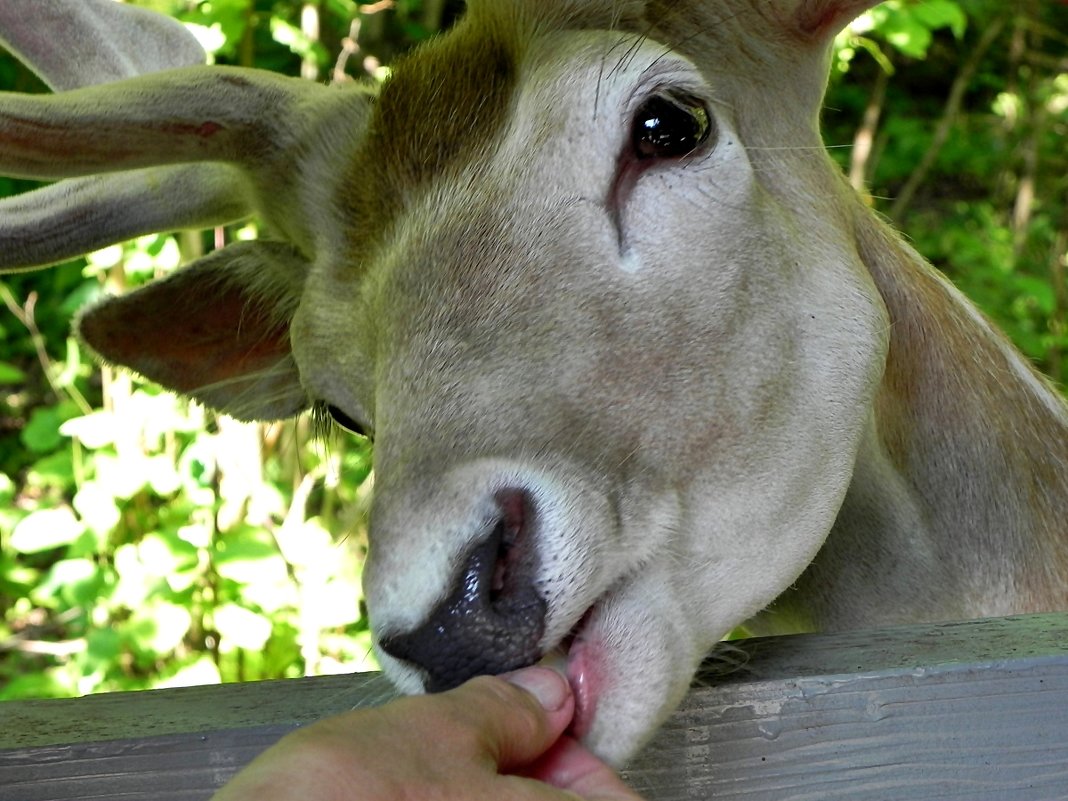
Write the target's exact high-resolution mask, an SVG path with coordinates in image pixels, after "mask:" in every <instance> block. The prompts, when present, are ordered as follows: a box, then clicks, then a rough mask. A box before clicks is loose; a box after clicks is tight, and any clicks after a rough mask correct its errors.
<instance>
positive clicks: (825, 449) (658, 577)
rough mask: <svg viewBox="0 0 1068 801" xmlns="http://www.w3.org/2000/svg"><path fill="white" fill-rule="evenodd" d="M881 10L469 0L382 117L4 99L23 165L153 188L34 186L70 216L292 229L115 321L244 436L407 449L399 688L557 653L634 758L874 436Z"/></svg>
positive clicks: (209, 102) (799, 555) (386, 630)
mask: <svg viewBox="0 0 1068 801" xmlns="http://www.w3.org/2000/svg"><path fill="white" fill-rule="evenodd" d="M86 3H87V5H86V8H87V9H91V8H95V7H96V5H100V2H98V0H86ZM706 5H711V4H706ZM862 5H864V3H861V2H852V3H849V2H839V3H832V2H827V0H776V1H775V2H772V3H767V4H764V3H760V2H740V0H737V1H735V0H732V2H729V3H728V2H724V3H722V4H720V5H717V6H716V7H715V8H705V6H704V5H700V6H698V5H694V7H692V8H691V7H689V6H685V7H684V6H683V5H679V6H678V7H675V6H671V7H665V8H662V7H660V5H659V4H656V3H650V4H648V6H647V5H646V4H644V3H630V4H615V3H608V2H605V3H600V2H597V3H590V4H588V8H584V7H582V6H581V5H579V4H569V3H567V2H564V0H559V2H552V3H548V2H547V3H545V4H544V8H543V6H541V5H539V6H537V7H536V8H535V7H534V6H533V5H531V4H525V3H519V2H516V3H497V4H495V5H493V6H491V5H490V4H489V3H486V4H473V7H472V9H471V13H470V16H469V18H468V20H467V21H466V22H464V23H462V24H461V25H460V26H458V27H457V28H456V29H455V31H454V32H453V33H451V34H449V35H448V36H446V37H443V38H442V39H441V40H439V41H438V42H437V43H436V44H432V45H430V46H428V47H425V48H423V49H421V50H420V51H418V52H417V53H416V54H414V55H412V56H411V57H410V58H409V60H408V61H407V62H405V63H404V64H403V65H402V66H400V67H399V68H398V69H397V71H396V74H395V76H394V78H393V79H392V81H391V82H390V83H389V84H388V85H387V86H386V87H385V88H384V89H383V90H382V92H381V94H380V95H379V96H378V97H377V99H375V100H373V101H372V100H370V99H369V96H368V95H367V94H366V93H364V92H362V91H333V90H329V89H326V88H324V87H314V86H309V85H308V84H306V83H300V82H297V81H293V82H280V81H278V80H277V79H274V78H268V77H264V76H261V75H258V74H256V73H252V72H249V71H240V70H222V69H219V70H206V69H200V68H192V69H189V70H178V71H173V72H167V73H162V74H160V75H158V76H148V77H146V78H138V79H136V80H134V81H130V82H128V83H126V84H117V85H115V86H114V87H102V88H100V89H86V90H82V91H79V92H69V93H66V94H65V95H61V96H59V97H57V98H55V99H54V100H52V101H51V102H49V101H48V100H40V99H34V100H30V99H22V98H17V97H11V96H7V97H4V98H3V99H2V100H3V103H2V104H0V141H4V142H6V143H8V145H10V146H9V147H6V149H5V150H4V151H3V155H2V156H0V167H2V168H4V169H6V170H7V171H8V172H9V174H28V175H37V176H39V177H56V176H57V168H55V167H54V166H53V165H54V162H55V161H56V158H57V154H58V153H62V154H63V159H65V162H64V163H65V164H66V167H65V169H66V172H65V173H64V174H66V175H71V176H81V175H85V174H86V173H94V172H97V171H100V170H108V169H110V170H138V172H127V173H122V174H121V175H120V176H119V177H118V178H115V179H113V178H112V177H111V176H104V177H93V178H88V179H83V178H77V177H76V178H73V179H70V180H69V181H67V182H64V183H66V184H70V183H72V182H84V183H77V187H76V188H78V189H79V192H77V193H75V192H69V193H67V194H66V195H64V196H63V197H65V198H66V200H63V202H65V203H67V204H68V205H67V206H63V207H62V209H61V211H56V203H57V199H56V196H55V195H54V194H51V195H50V194H47V192H48V191H49V190H45V192H46V194H44V195H37V194H34V195H31V196H27V197H28V198H29V199H28V200H25V201H22V200H20V203H22V205H21V206H19V210H20V213H21V214H22V217H19V218H18V219H19V220H25V219H29V221H30V222H31V223H33V224H34V226H36V227H37V228H39V227H40V226H41V225H43V224H44V223H45V222H47V221H51V224H52V225H55V226H57V227H59V226H60V224H61V223H62V222H63V220H64V219H65V217H64V215H67V216H69V215H70V214H71V213H72V212H71V208H70V204H71V203H74V202H75V201H77V199H78V198H80V197H89V198H90V201H89V202H87V203H86V207H85V209H84V210H83V211H84V213H85V214H90V215H96V216H95V217H93V219H100V220H101V221H102V225H103V223H104V222H107V221H109V220H112V218H113V217H116V216H119V217H121V220H122V222H121V225H119V224H113V225H112V226H111V227H112V228H115V229H116V230H118V229H120V228H121V229H122V232H123V233H124V234H125V233H129V232H131V227H134V228H136V227H137V226H140V230H155V229H156V228H157V227H166V225H164V223H166V222H168V221H172V218H173V217H175V216H176V217H178V218H179V220H180V221H181V223H182V224H193V222H194V220H195V222H197V223H203V222H207V221H211V222H219V221H223V220H226V219H231V218H232V217H234V216H241V215H242V214H245V213H248V212H250V211H253V210H255V211H258V212H259V213H260V214H261V215H262V216H264V217H265V218H266V219H267V220H268V222H270V223H272V225H273V229H274V230H275V232H276V234H277V236H278V238H279V239H280V240H281V241H275V242H260V243H239V244H236V245H232V246H230V247H228V248H226V249H224V250H222V251H220V252H218V253H217V254H214V255H212V256H209V257H208V258H207V259H206V260H204V261H203V262H202V263H200V264H198V265H196V266H194V267H191V268H189V269H186V270H183V271H180V272H179V273H178V274H176V275H175V276H174V277H172V278H169V279H167V280H165V281H162V282H159V283H157V284H153V285H150V286H149V287H147V288H145V289H142V290H139V291H138V292H135V293H133V294H132V295H130V296H127V297H125V298H122V299H117V300H113V301H109V302H106V303H104V304H102V305H100V306H98V307H96V308H95V309H93V310H91V311H89V312H88V313H87V314H86V315H85V316H84V317H83V319H82V321H81V332H82V335H83V336H84V337H85V339H86V340H87V341H88V342H89V343H91V344H92V345H93V347H95V348H96V349H97V350H98V351H99V352H100V353H101V354H102V355H104V356H105V357H106V358H108V359H110V360H112V361H115V362H119V363H123V364H128V365H130V366H132V367H133V368H134V369H137V370H139V371H141V372H143V373H145V374H146V375H148V376H149V377H152V378H155V379H156V380H159V381H161V383H164V384H166V385H168V386H171V387H174V388H176V389H179V390H181V391H185V392H188V393H190V394H192V395H194V396H195V397H198V398H200V399H201V400H203V401H205V402H207V403H209V404H211V405H214V406H217V407H221V408H223V409H226V410H229V411H231V412H234V413H237V414H239V415H240V416H244V417H260V418H262V417H271V416H277V415H284V414H289V413H292V412H294V411H297V410H299V409H301V408H304V407H306V406H307V405H309V404H310V403H319V404H325V405H326V406H327V407H328V408H329V409H331V410H333V411H334V413H335V414H336V415H338V416H339V417H340V418H341V419H342V420H344V421H346V422H347V423H349V424H351V425H355V426H358V427H361V428H364V429H366V430H367V431H368V432H370V431H372V430H373V432H374V437H375V471H376V493H375V499H374V503H373V509H372V520H371V530H370V541H371V552H370V555H369V563H368V568H367V571H368V572H367V576H366V579H365V587H366V591H367V596H368V605H369V608H370V611H371V615H372V623H373V628H374V631H375V639H376V645H377V648H378V651H379V654H380V657H381V659H382V662H383V665H384V666H385V669H386V671H387V672H388V673H389V674H390V675H391V676H392V677H393V678H394V679H395V680H396V682H397V683H398V685H399V686H400V687H401V688H403V689H405V690H407V691H411V692H418V691H422V690H425V689H430V690H437V689H443V688H447V687H450V686H453V685H456V684H458V683H460V682H462V681H464V680H466V679H467V678H469V677H471V676H473V675H476V674H479V673H497V672H502V671H507V670H511V669H514V668H518V667H520V666H523V665H526V664H530V663H532V662H535V661H537V660H539V659H540V658H542V657H543V656H545V655H547V654H550V653H551V652H554V651H558V652H561V653H562V654H563V655H564V656H565V657H566V659H567V665H568V668H567V669H568V674H569V676H570V679H571V681H572V684H573V685H574V687H575V690H576V694H577V698H578V713H577V719H576V721H575V731H576V733H577V734H578V735H579V736H582V737H583V738H584V739H585V740H586V742H587V743H588V744H589V745H590V746H591V747H592V748H594V750H596V751H597V752H598V753H599V754H601V755H602V756H604V757H606V758H608V759H609V760H612V761H614V762H617V763H618V762H621V761H623V760H625V759H626V758H627V757H628V756H629V755H630V754H631V753H633V751H634V750H635V749H636V748H637V747H638V746H639V745H640V744H641V743H642V742H643V741H644V739H645V738H646V737H647V736H648V735H649V734H650V733H651V732H652V730H653V729H654V728H655V726H656V725H657V724H658V723H659V722H660V721H661V720H662V719H663V718H664V717H665V716H666V715H667V714H668V713H669V712H670V711H671V709H672V707H673V706H674V705H675V703H676V702H677V701H678V699H679V698H680V697H681V695H682V694H683V692H684V691H685V690H686V688H687V686H688V683H689V681H690V679H691V677H692V675H693V672H694V670H695V669H696V666H697V664H698V662H699V660H700V659H701V657H702V655H703V654H704V653H705V652H706V651H707V649H708V648H709V646H710V645H711V644H712V643H714V642H715V641H716V640H717V639H718V638H719V637H721V636H722V635H723V634H724V633H725V632H727V631H728V630H729V629H730V628H732V627H733V626H735V625H737V624H738V623H740V622H742V621H744V620H745V619H746V618H747V617H749V616H750V615H752V614H754V613H755V612H757V611H758V610H759V609H761V608H762V607H763V606H764V605H766V604H767V603H768V602H770V601H771V600H772V599H773V598H775V596H776V595H778V594H779V593H780V592H782V591H783V590H784V589H785V588H786V587H788V586H789V585H790V584H791V582H793V581H794V579H795V578H796V577H797V576H798V575H799V574H800V572H801V571H802V570H803V569H804V568H805V566H806V565H807V564H808V563H809V561H810V560H811V558H812V557H813V555H814V554H815V553H816V551H817V550H818V549H819V548H820V546H821V544H822V542H823V540H824V538H825V537H826V535H827V532H828V531H829V530H830V528H831V526H832V524H833V522H834V519H835V515H836V513H837V510H838V508H839V505H840V503H841V501H842V498H843V496H844V493H845V491H846V487H847V485H848V483H849V480H850V476H851V472H852V468H853V463H854V459H855V456H856V453H857V448H858V445H859V442H860V438H861V435H862V431H863V430H864V428H865V426H866V425H867V424H868V422H869V420H870V415H871V411H870V409H871V398H872V395H873V393H874V391H875V386H876V384H877V382H878V380H879V377H880V375H881V371H882V365H883V362H884V358H885V351H886V335H885V330H886V314H885V310H884V308H883V306H882V303H881V301H880V300H879V297H878V295H877V293H876V291H875V289H874V287H873V285H872V284H871V280H870V278H869V276H868V274H867V273H866V271H865V269H864V266H863V264H861V262H860V260H859V258H858V256H857V254H856V248H855V246H854V244H853V239H852V237H851V231H850V227H849V223H848V220H849V219H850V217H849V215H848V214H847V213H845V212H844V211H843V208H842V207H843V206H845V205H846V203H845V202H844V201H843V200H842V195H841V193H842V191H843V189H842V187H841V182H840V181H839V180H838V178H837V176H836V174H835V172H834V170H833V169H832V168H831V167H830V166H829V164H828V162H827V160H826V158H825V157H824V155H823V154H822V151H821V150H820V149H819V148H820V146H819V138H818V134H817V133H816V128H815V124H814V120H815V116H816V110H817V107H818V103H819V99H820V92H821V89H822V81H823V75H824V73H825V57H824V54H825V50H826V44H827V38H828V36H829V35H830V33H833V29H834V28H835V24H834V23H835V22H836V21H840V20H839V17H842V16H843V15H848V13H849V12H851V11H854V10H856V9H857V8H859V7H861V6H862ZM102 7H108V8H109V9H110V4H109V3H106V2H104V3H103V4H102ZM87 13H88V12H87ZM109 13H110V10H109ZM15 22H17V20H16V21H15ZM628 31H631V32H628ZM649 33H651V34H653V36H649V35H647V34H649ZM658 33H659V34H660V35H662V37H663V38H662V40H660V41H658V40H657V38H656V35H657V34H658ZM672 43H677V44H678V46H677V47H672ZM176 98H178V100H176ZM178 101H180V102H178ZM5 108H6V109H9V111H8V112H7V116H4V114H3V110H4V109H5ZM176 109H177V110H176ZM94 115H95V116H94ZM89 118H91V121H92V123H93V125H94V126H95V128H94V130H103V131H104V133H103V134H102V135H101V136H100V137H96V138H86V137H84V136H82V135H81V134H79V133H78V125H79V124H84V123H85V121H86V119H89ZM112 119H115V120H119V121H123V120H125V121H126V123H125V127H123V125H120V124H119V123H118V122H117V123H115V126H114V130H112V129H110V128H106V126H103V124H102V122H101V120H103V121H110V120H112ZM250 119H251V120H252V122H249V120H250ZM103 151H107V152H109V153H110V156H108V155H107V154H106V153H105V154H104V155H102V152H103ZM109 158H110V161H109V160H108V159H109ZM4 159H6V162H5V161H3V160H4ZM192 161H205V162H209V163H211V165H199V164H198V165H192V166H190V165H189V164H188V163H187V162H192ZM214 162H225V163H226V166H217V165H214ZM148 164H153V165H160V164H175V165H176V166H168V167H159V166H154V167H152V169H151V170H144V169H143V168H145V166H146V165H148ZM139 181H141V182H143V183H144V187H143V188H138V187H140V184H139V183H138V182H139ZM61 186H63V184H61ZM161 186H162V187H163V189H164V190H171V191H170V192H169V194H168V195H167V198H168V201H169V202H167V203H161V202H158V201H157V200H156V198H158V196H159V194H160V191H161ZM131 187H132V188H131ZM89 190H92V191H89ZM94 192H95V194H94ZM123 192H125V193H127V195H131V194H132V195H133V198H132V199H130V198H127V200H126V201H125V205H122V204H119V205H121V209H122V211H123V212H124V214H121V215H117V214H116V213H115V212H114V210H113V209H111V208H110V207H108V205H107V203H103V204H102V203H101V201H100V197H101V196H102V194H104V195H106V196H107V197H109V198H110V197H115V196H116V195H118V194H121V193H123ZM124 197H126V195H124ZM71 198H73V200H72V199H71ZM93 198H96V200H95V201H94V200H93ZM109 202H110V201H109ZM116 203H118V202H117V201H116ZM101 207H103V208H104V211H98V209H100V208H101ZM130 214H133V215H134V222H133V223H130V221H129V220H130V216H129V215H130ZM138 215H139V216H138ZM168 215H171V216H168ZM12 219H14V218H12ZM103 228H104V229H105V230H104V233H101V234H99V235H98V234H91V235H90V234H81V233H79V234H77V236H75V240H74V241H73V242H61V243H60V244H61V245H62V247H52V246H49V248H44V247H43V246H38V245H36V244H34V242H36V241H37V240H36V239H34V240H33V241H31V242H30V243H29V244H22V245H20V247H22V248H24V250H26V251H28V255H26V254H25V253H24V252H23V251H21V250H18V249H17V248H16V249H15V250H13V251H12V253H14V255H12V256H10V258H8V260H7V262H6V264H7V266H9V267H10V266H21V264H22V263H23V262H26V263H41V262H46V261H48V260H50V259H53V258H61V257H62V255H56V254H57V253H59V254H65V253H68V252H71V249H72V248H73V249H83V248H88V247H90V246H95V245H97V244H99V243H100V242H101V241H106V240H107V239H108V237H109V236H111V235H112V234H113V233H114V232H109V231H108V230H107V229H108V226H107V225H103ZM0 233H3V232H2V231H0ZM17 233H18V232H17V231H16V235H15V236H14V239H15V240H16V244H19V243H20V242H22V239H20V238H19V236H18V235H17ZM24 238H26V239H29V237H24ZM35 247H39V249H38V250H34V248H35ZM64 248H66V250H64ZM20 259H21V260H22V261H20Z"/></svg>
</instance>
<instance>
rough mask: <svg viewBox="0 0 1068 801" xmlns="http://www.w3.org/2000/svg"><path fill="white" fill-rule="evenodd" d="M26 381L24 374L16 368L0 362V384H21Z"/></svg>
mask: <svg viewBox="0 0 1068 801" xmlns="http://www.w3.org/2000/svg"><path fill="white" fill-rule="evenodd" d="M25 381H26V374H25V373H24V372H22V370H20V369H19V368H18V367H16V366H15V365H13V364H9V363H8V362H0V384H22V383H24V382H25Z"/></svg>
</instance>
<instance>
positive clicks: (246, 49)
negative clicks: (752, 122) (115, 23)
mask: <svg viewBox="0 0 1068 801" xmlns="http://www.w3.org/2000/svg"><path fill="white" fill-rule="evenodd" d="M710 1H711V0H710ZM136 4H137V5H142V6H146V7H150V8H152V9H154V10H156V11H159V12H162V13H165V14H169V15H172V16H174V17H176V18H178V19H179V20H181V21H183V22H184V23H186V24H187V25H189V26H190V28H191V29H192V30H193V31H194V32H195V33H196V35H197V36H198V37H199V38H200V40H201V42H202V43H203V44H204V46H205V47H206V48H207V49H208V50H209V51H210V52H211V54H212V58H213V60H214V61H216V62H217V63H226V64H239V65H243V66H255V67H260V68H264V69H269V70H276V71H279V72H284V73H286V74H290V75H300V76H302V77H304V78H306V79H308V80H314V81H320V82H330V81H335V82H336V81H346V80H367V81H381V80H384V79H386V78H387V77H388V75H389V65H390V64H391V63H392V62H393V60H394V59H395V58H396V57H397V56H398V55H399V54H401V53H403V52H404V51H405V50H407V49H409V48H411V47H413V46H415V45H417V44H418V43H419V42H420V41H423V40H424V39H426V38H427V37H428V36H431V35H433V33H435V32H436V31H438V30H441V29H443V28H446V27H448V26H449V25H450V24H452V22H453V21H454V20H455V19H456V17H457V15H458V14H459V13H460V12H461V11H462V3H459V2H453V0H394V1H393V2H390V0H381V1H380V2H374V3H357V2H354V0H315V1H314V2H310V1H309V2H299V1H298V0H276V1H272V0H205V1H203V2H200V1H197V0H137V2H136ZM0 89H2V90H7V91H18V92H41V91H45V89H44V87H42V86H41V85H40V83H39V82H38V81H37V80H36V79H35V78H34V77H33V75H32V74H30V73H29V72H28V71H27V70H25V69H24V68H22V67H21V66H20V65H19V64H18V63H17V62H16V61H15V60H14V59H12V58H10V57H8V56H7V55H6V54H2V53H0ZM824 123H825V139H826V141H827V143H828V145H829V146H830V147H831V152H832V154H833V155H834V157H835V159H837V160H838V161H839V162H840V163H841V165H842V168H843V170H845V171H846V172H847V174H848V175H849V176H850V180H851V181H852V182H853V184H854V186H856V187H857V188H858V190H859V191H861V192H862V193H863V194H864V196H865V197H866V198H867V200H868V202H869V203H870V204H871V205H872V206H873V207H874V208H875V209H877V210H878V211H879V212H880V213H882V214H884V215H886V216H887V217H889V218H890V219H891V220H892V221H893V222H894V223H895V224H896V225H897V226H898V227H899V228H901V229H902V230H904V231H905V232H906V233H907V234H908V236H909V238H910V239H911V241H912V242H913V243H914V245H915V246H916V247H917V249H918V250H920V252H922V253H924V254H925V255H926V256H927V257H928V258H929V259H930V260H931V261H932V262H933V263H934V264H935V265H936V266H937V267H939V268H940V269H941V270H943V271H944V272H946V273H947V274H948V275H949V276H950V277H951V278H952V279H953V280H954V281H955V282H956V283H957V284H958V286H960V287H961V288H962V289H963V290H964V292H965V293H966V294H968V295H969V296H970V297H972V298H973V299H974V300H975V301H976V302H977V303H978V304H979V305H980V306H981V307H982V309H983V310H984V311H985V312H986V313H987V314H988V315H989V316H990V317H992V318H993V319H994V320H995V321H997V323H998V324H999V325H1001V326H1002V327H1003V328H1004V329H1005V330H1006V331H1008V333H1009V334H1010V336H1011V337H1012V338H1013V339H1014V340H1015V342H1016V343H1017V345H1018V346H1019V347H1020V348H1021V349H1022V350H1023V351H1024V353H1026V354H1027V355H1028V356H1029V357H1030V358H1031V359H1032V360H1033V361H1034V362H1035V363H1036V364H1037V365H1038V366H1039V367H1040V368H1041V369H1042V370H1044V371H1046V372H1047V373H1048V374H1050V375H1051V376H1052V377H1053V378H1054V380H1055V381H1057V382H1058V384H1062V383H1063V382H1064V381H1065V379H1066V378H1068V364H1065V351H1066V348H1068V285H1066V275H1065V273H1066V270H1068V147H1066V142H1068V6H1066V5H1065V4H1064V3H1061V2H1048V1H1047V0H1013V1H1012V2H1003V1H1001V0H989V1H988V0H967V1H966V2H965V1H964V0H961V2H956V0H923V1H922V2H905V1H904V0H891V2H887V3H885V4H883V5H882V6H880V7H878V8H877V9H875V10H874V11H872V12H870V13H869V14H866V15H865V16H863V17H862V18H861V19H859V20H858V21H857V22H856V23H854V25H853V26H852V27H851V28H850V29H849V30H848V31H846V32H844V33H843V34H842V35H841V36H840V37H839V38H838V40H837V42H836V52H835V61H834V66H833V71H832V78H831V91H830V94H829V96H828V99H827V108H826V111H825V115H824ZM32 186H33V185H32V184H30V183H28V182H24V181H13V180H7V179H2V178H0V196H6V195H11V194H17V193H19V192H22V191H25V190H27V189H30V188H32ZM256 233H257V229H256V224H255V222H252V223H249V224H247V225H243V226H237V227H233V228H225V229H217V230H213V231H204V232H183V233H176V234H162V235H159V236H149V237H145V238H142V239H139V240H137V241H135V242H130V243H127V244H125V245H122V246H116V247H112V248H107V249H105V250H103V251H99V252H96V253H93V254H91V255H90V256H89V257H88V258H86V259H84V260H79V261H76V262H71V263H69V264H66V265H62V266H59V267H56V268H54V269H50V270H46V271H40V272H35V273H26V274H19V275H11V276H3V277H2V280H0V304H2V305H0V699H10V698H25V697H50V696H52V697H54V696H67V695H79V694H84V693H90V692H100V691H111V690H132V689H143V688H150V687H163V686H176V685H183V684H200V683H210V682H219V681H249V680H256V679H270V678H281V677H294V676H304V675H317V674H325V673H336V672H346V671H353V670H371V669H374V668H375V664H374V660H373V657H372V655H371V653H370V639H369V634H368V629H367V621H366V615H365V613H364V609H363V603H362V592H361V587H360V571H361V567H362V562H363V557H364V553H365V550H366V531H365V523H364V520H365V510H366V506H367V498H368V494H369V491H370V487H371V484H372V483H373V479H372V477H371V471H370V468H371V450H370V445H369V443H368V442H367V441H366V440H363V439H361V438H359V437H353V436H348V435H344V436H342V435H337V434H327V435H321V436H317V435H316V434H317V432H315V431H314V430H313V429H314V426H313V424H312V423H311V421H310V420H308V419H306V418H305V419H298V420H294V421H290V422H286V423H279V424H271V425H248V424H242V423H237V422H235V421H233V420H230V419H228V418H225V417H219V416H216V415H214V414H212V413H210V412H207V411H205V410H204V409H202V408H200V407H198V406H196V405H193V404H190V403H188V402H186V401H184V400H182V399H179V398H176V397H174V396H173V395H170V394H167V393H164V392H162V391H161V390H159V389H158V388H156V387H155V386H152V385H151V384H146V383H144V382H142V381H140V380H138V379H137V378H136V377H131V376H129V375H127V374H124V373H121V372H116V371H113V370H110V369H107V368H100V367H99V366H98V365H96V364H95V363H94V362H93V361H92V359H91V358H90V357H89V356H88V354H86V353H85V352H84V351H83V349H82V348H81V346H80V345H79V343H78V342H77V340H75V339H74V338H72V336H71V333H70V324H71V319H72V317H73V316H74V315H76V314H77V311H78V309H79V308H80V307H81V306H82V305H83V304H85V303H87V302H90V301H92V300H93V299H94V298H96V297H98V296H100V295H101V294H102V293H106V292H121V291H123V290H124V289H127V288H130V287H134V286H137V285H138V284H141V283H143V282H145V281H148V280H152V279H153V278H156V277H159V276H160V275H162V274H165V273H166V272H168V271H170V270H173V269H175V268H176V267H178V266H179V265H180V264H182V263H184V262H186V261H188V260H190V259H192V258H195V257H197V256H198V255H200V254H203V253H204V252H206V251H208V250H210V249H212V248H215V247H218V246H219V245H221V244H223V243H225V242H229V241H232V240H233V239H235V238H244V237H254V236H256Z"/></svg>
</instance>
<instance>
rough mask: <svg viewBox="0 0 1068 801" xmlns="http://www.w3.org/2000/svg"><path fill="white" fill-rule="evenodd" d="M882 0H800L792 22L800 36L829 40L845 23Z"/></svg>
mask: <svg viewBox="0 0 1068 801" xmlns="http://www.w3.org/2000/svg"><path fill="white" fill-rule="evenodd" d="M881 2H882V0H801V2H800V3H798V4H797V10H796V11H795V12H794V23H795V25H796V26H797V30H798V31H799V32H800V33H801V35H802V36H804V37H805V38H809V39H817V40H821V41H824V40H825V41H829V40H830V39H832V38H833V37H834V36H835V35H836V34H837V33H838V32H839V31H841V30H842V29H843V28H844V27H845V26H846V25H848V24H849V23H850V22H852V21H853V20H854V19H856V18H857V16H859V15H860V14H861V13H862V12H864V11H867V10H868V9H869V8H871V7H872V6H877V5H879V3H881Z"/></svg>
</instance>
